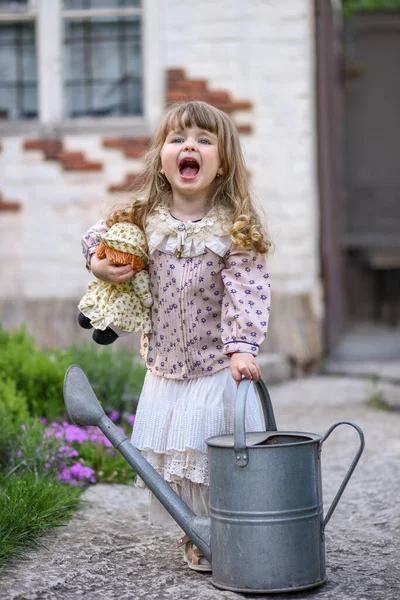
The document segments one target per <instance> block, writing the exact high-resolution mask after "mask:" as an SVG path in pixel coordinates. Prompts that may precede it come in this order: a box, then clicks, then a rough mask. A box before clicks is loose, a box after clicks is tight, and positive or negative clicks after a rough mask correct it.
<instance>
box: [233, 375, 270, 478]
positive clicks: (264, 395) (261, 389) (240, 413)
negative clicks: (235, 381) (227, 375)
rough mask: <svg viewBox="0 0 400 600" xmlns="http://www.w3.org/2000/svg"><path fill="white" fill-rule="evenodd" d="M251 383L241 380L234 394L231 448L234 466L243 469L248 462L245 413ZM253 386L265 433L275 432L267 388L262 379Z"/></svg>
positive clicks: (247, 380) (248, 380) (249, 380)
mask: <svg viewBox="0 0 400 600" xmlns="http://www.w3.org/2000/svg"><path fill="white" fill-rule="evenodd" d="M252 383H253V382H252V381H251V379H242V381H241V382H240V383H239V385H238V389H237V393H236V403H235V421H234V442H233V447H234V449H235V455H236V464H237V466H238V467H245V466H246V465H247V463H248V461H249V456H248V452H247V448H246V431H245V412H246V398H247V393H248V391H249V387H250V385H251V384H252ZM254 385H255V386H256V388H257V391H258V395H259V398H260V400H261V408H262V411H263V415H264V421H265V428H266V431H276V422H275V416H274V411H273V408H272V402H271V397H270V395H269V392H268V390H267V386H266V385H265V383H264V382H263V381H262V379H259V380H258V381H256V382H254Z"/></svg>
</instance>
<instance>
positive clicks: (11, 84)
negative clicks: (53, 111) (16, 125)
mask: <svg viewBox="0 0 400 600" xmlns="http://www.w3.org/2000/svg"><path fill="white" fill-rule="evenodd" d="M30 6H31V3H28V0H19V1H18V2H17V1H14V2H5V1H4V0H0V16H1V15H2V12H3V11H7V12H8V11H13V16H14V18H15V19H16V20H15V21H14V22H8V21H2V20H1V21H0V119H2V120H3V119H35V118H37V116H38V107H37V64H36V44H35V21H34V14H33V13H32V12H30V11H29V10H28V9H29V8H30ZM21 9H22V10H21Z"/></svg>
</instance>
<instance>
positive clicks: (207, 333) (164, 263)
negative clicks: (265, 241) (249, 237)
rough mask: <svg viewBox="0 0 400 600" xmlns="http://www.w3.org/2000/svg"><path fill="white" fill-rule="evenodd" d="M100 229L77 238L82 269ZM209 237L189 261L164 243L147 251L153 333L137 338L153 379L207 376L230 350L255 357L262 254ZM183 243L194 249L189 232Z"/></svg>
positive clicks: (266, 292)
mask: <svg viewBox="0 0 400 600" xmlns="http://www.w3.org/2000/svg"><path fill="white" fill-rule="evenodd" d="M152 217H154V215H152ZM152 226H153V227H154V219H152ZM218 229H219V231H220V229H221V227H220V225H219V227H218ZM106 230H107V226H106V224H105V222H104V221H99V222H98V223H96V225H94V226H93V227H92V228H91V229H90V230H89V231H88V232H87V234H86V235H85V236H84V238H83V252H84V255H85V257H86V260H87V265H88V266H89V268H90V255H91V254H92V253H93V252H94V251H95V249H96V246H97V245H98V243H99V239H100V236H101V235H102V234H103V233H104V232H105V231H106ZM187 230H188V231H189V230H190V227H187ZM178 231H179V230H178ZM219 231H218V232H219ZM146 233H147V234H148V233H149V232H147V229H146ZM223 233H224V234H225V231H223ZM168 235H169V238H170V237H171V232H169V234H168ZM177 235H178V232H177ZM216 238H217V239H216V240H215V241H216V243H215V244H214V245H213V244H209V245H208V246H207V245H206V246H203V247H201V249H200V253H199V254H197V255H196V256H181V258H179V257H178V256H177V254H176V249H177V244H175V246H174V250H173V253H172V251H171V253H168V252H167V251H166V248H167V247H170V248H172V247H173V245H172V244H171V243H169V245H168V246H164V250H163V251H162V250H154V251H153V252H151V253H150V257H149V259H150V260H149V275H150V286H151V292H152V297H153V302H154V303H153V306H152V308H151V316H152V329H153V332H152V333H151V334H150V335H146V336H143V337H142V355H143V357H144V359H145V361H146V365H147V367H148V369H149V370H150V371H151V372H152V373H154V374H156V375H159V376H163V377H167V378H175V379H192V378H196V377H203V376H207V375H212V374H213V373H216V372H217V371H219V370H221V369H223V368H225V367H227V366H228V365H229V355H230V354H231V353H232V352H250V353H252V354H253V355H257V353H258V351H259V347H260V345H261V343H262V342H263V340H264V338H265V336H266V333H267V328H268V319H269V312H270V280H269V274H268V271H267V264H266V255H265V254H258V253H256V252H254V251H253V250H239V249H237V248H235V247H234V246H233V245H232V244H231V243H230V245H229V246H230V247H229V249H227V244H226V234H225V235H224V237H223V240H222V241H223V243H222V244H221V243H218V242H219V240H221V233H219V235H216ZM185 242H186V243H187V244H190V245H191V247H192V248H193V244H191V240H190V234H189V233H188V235H187V236H186V240H185ZM209 246H211V247H213V248H215V249H218V250H217V251H219V252H221V255H219V254H217V253H216V252H215V251H213V250H212V249H211V248H210V247H209Z"/></svg>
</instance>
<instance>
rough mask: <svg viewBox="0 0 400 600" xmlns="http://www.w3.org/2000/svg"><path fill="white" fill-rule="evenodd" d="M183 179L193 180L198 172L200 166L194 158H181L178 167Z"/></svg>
mask: <svg viewBox="0 0 400 600" xmlns="http://www.w3.org/2000/svg"><path fill="white" fill-rule="evenodd" d="M178 169H179V173H180V176H181V177H182V178H183V179H194V178H195V177H197V174H198V172H199V171H200V165H199V163H198V162H197V160H196V159H195V158H188V157H185V158H182V160H181V161H180V163H179V166H178Z"/></svg>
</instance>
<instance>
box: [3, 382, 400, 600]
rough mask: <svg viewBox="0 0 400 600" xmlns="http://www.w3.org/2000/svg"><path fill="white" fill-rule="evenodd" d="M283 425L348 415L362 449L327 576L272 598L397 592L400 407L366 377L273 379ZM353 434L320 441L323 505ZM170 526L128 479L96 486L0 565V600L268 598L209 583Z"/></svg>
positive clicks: (325, 599)
mask: <svg viewBox="0 0 400 600" xmlns="http://www.w3.org/2000/svg"><path fill="white" fill-rule="evenodd" d="M270 391H271V396H272V401H273V404H274V408H275V415H276V420H277V424H278V429H280V430H291V431H308V432H313V433H319V434H323V433H325V432H326V431H327V429H328V428H329V427H330V426H331V425H332V424H333V423H335V422H337V421H341V420H350V421H354V422H356V423H357V424H358V425H360V427H361V428H362V429H363V430H364V433H365V436H366V448H365V452H364V454H363V456H362V458H361V461H360V463H359V465H358V467H357V468H356V470H355V472H354V475H353V477H352V479H351V480H350V483H349V485H348V487H347V488H346V490H345V492H344V494H343V497H342V499H341V501H340V503H339V505H338V507H337V509H336V511H335V512H334V514H333V516H332V518H331V520H330V522H329V524H328V526H327V529H326V562H327V577H328V581H327V583H326V584H325V585H324V586H323V587H320V588H316V589H315V590H310V591H307V592H301V593H296V594H280V595H279V596H276V597H277V598H279V600H289V599H290V600H296V599H299V600H300V599H304V598H310V599H311V598H312V599H314V598H316V599H318V600H399V598H400V505H399V498H400V413H398V412H390V411H382V410H378V409H377V408H375V407H373V406H371V404H369V403H368V402H367V400H368V397H369V394H370V389H369V382H367V381H365V380H360V379H354V378H343V377H337V378H336V377H327V376H319V377H310V378H306V379H299V380H292V381H288V382H285V383H282V384H280V385H276V386H272V387H271V390H270ZM357 446H358V435H357V433H356V432H355V431H354V430H353V429H352V428H350V427H345V426H343V427H339V428H338V429H337V430H335V431H334V432H333V433H332V435H331V436H330V437H329V439H328V440H327V441H326V442H325V443H324V445H323V450H322V471H323V474H322V475H323V491H324V506H325V512H326V510H327V509H328V507H329V505H330V502H331V500H332V498H333V497H334V495H335V493H336V490H337V489H338V487H339V485H340V483H341V481H342V478H343V476H344V474H345V472H346V470H347V468H348V465H349V463H350V462H351V460H352V456H353V454H354V452H355V451H356V449H357ZM176 538H177V532H176V531H174V530H173V529H162V530H161V529H158V528H154V527H151V526H150V525H149V523H148V520H147V493H146V492H145V491H142V490H137V489H135V488H134V487H132V486H122V485H96V486H93V487H91V488H89V489H88V490H87V491H86V492H85V504H84V506H83V509H82V510H81V511H80V512H79V513H77V514H76V515H75V516H74V517H73V518H72V519H71V521H70V522H69V523H68V525H67V526H65V527H62V528H60V529H59V530H57V531H52V532H51V533H49V534H48V535H47V536H46V537H45V538H44V539H43V546H42V547H41V548H40V549H39V550H35V551H32V552H30V553H29V554H28V556H27V558H26V559H25V560H23V561H18V562H17V563H16V564H14V565H11V566H10V567H8V568H7V569H3V570H2V571H0V598H1V599H2V600H73V599H75V598H81V597H83V596H84V597H85V598H87V599H88V600H109V599H110V600H111V599H114V598H115V599H117V598H118V599H129V600H181V599H182V600H184V599H191V598H196V599H198V600H240V599H241V598H243V599H244V598H250V599H251V598H254V599H257V598H271V597H273V596H268V595H267V594H255V595H247V596H245V595H243V594H238V593H235V592H230V591H223V590H219V589H216V588H214V587H213V585H212V583H211V577H210V575H209V574H198V573H194V572H193V571H191V570H190V569H188V568H187V567H186V565H185V564H184V562H183V559H182V555H181V551H180V550H179V549H178V548H176V546H175V542H176Z"/></svg>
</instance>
